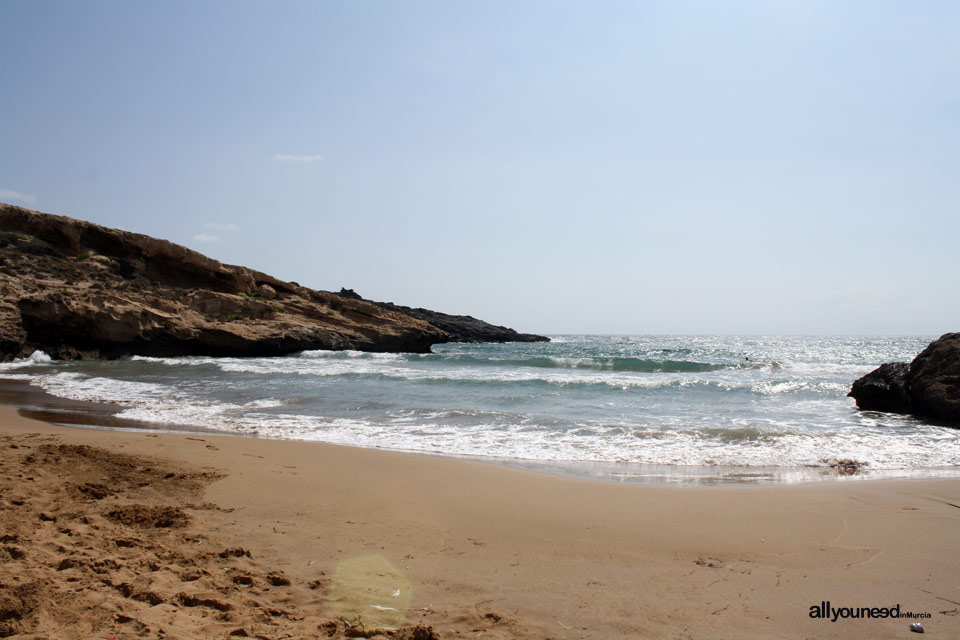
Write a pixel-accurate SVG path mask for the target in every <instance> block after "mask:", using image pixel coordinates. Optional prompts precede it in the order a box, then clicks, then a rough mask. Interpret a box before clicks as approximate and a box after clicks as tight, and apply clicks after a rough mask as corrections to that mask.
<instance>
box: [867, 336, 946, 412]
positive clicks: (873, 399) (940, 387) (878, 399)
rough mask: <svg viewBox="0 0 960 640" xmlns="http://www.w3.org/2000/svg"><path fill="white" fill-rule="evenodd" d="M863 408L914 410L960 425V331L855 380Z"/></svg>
mask: <svg viewBox="0 0 960 640" xmlns="http://www.w3.org/2000/svg"><path fill="white" fill-rule="evenodd" d="M848 395H849V396H851V397H853V398H854V399H855V400H856V401H857V406H858V407H859V408H860V409H864V410H872V411H889V412H891V413H907V414H914V415H917V416H920V417H923V418H929V419H931V420H934V421H936V422H940V423H942V424H946V425H949V426H954V427H960V333H947V334H944V335H943V336H941V337H940V338H939V339H937V340H934V341H933V342H931V343H930V345H929V346H927V348H926V349H924V350H923V351H922V352H920V355H918V356H917V357H916V358H914V359H913V362H911V363H910V364H907V363H906V362H889V363H887V364H884V365H881V366H880V367H878V368H877V369H875V370H873V371H871V372H870V373H868V374H867V375H865V376H863V377H862V378H860V379H859V380H857V381H856V382H854V383H853V388H852V389H851V390H850V393H849V394H848Z"/></svg>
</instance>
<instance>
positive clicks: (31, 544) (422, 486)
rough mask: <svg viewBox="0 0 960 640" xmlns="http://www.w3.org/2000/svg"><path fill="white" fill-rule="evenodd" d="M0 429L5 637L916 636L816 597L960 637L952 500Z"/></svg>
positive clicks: (947, 492)
mask: <svg viewBox="0 0 960 640" xmlns="http://www.w3.org/2000/svg"><path fill="white" fill-rule="evenodd" d="M0 426H2V428H0V527H2V530H0V636H2V635H9V634H11V633H13V634H20V635H15V636H14V637H23V638H41V637H43V638H51V639H53V638H103V639H106V638H110V637H111V636H114V637H116V638H117V640H123V639H125V638H136V637H146V638H226V637H261V638H271V639H279V638H316V637H319V638H326V637H373V636H374V634H373V633H371V631H372V630H373V629H375V628H377V627H380V628H388V629H389V628H401V629H400V630H399V631H393V632H391V633H392V636H393V637H397V638H418V639H430V638H436V637H441V638H483V639H485V640H486V639H503V638H536V639H543V638H554V639H557V640H559V639H561V638H564V639H571V640H572V639H581V638H593V639H601V640H603V639H616V638H903V637H911V636H912V634H911V633H910V631H909V624H910V622H912V620H909V619H899V620H890V619H885V620H878V619H874V620H869V619H866V620H865V619H860V620H839V621H838V622H830V621H824V620H814V619H811V618H810V617H809V611H810V607H811V606H813V605H818V604H819V603H820V602H821V601H822V600H829V601H831V603H832V606H834V607H844V606H853V607H859V606H864V607H884V606H892V605H896V604H900V605H901V610H902V611H903V612H906V611H914V612H926V613H930V614H931V617H930V618H929V619H924V620H920V622H922V623H923V625H924V627H925V628H926V636H924V637H935V638H957V637H960V616H958V613H960V536H958V534H960V506H958V505H960V480H906V481H884V480H877V481H844V482H833V483H821V484H813V485H803V486H726V487H711V488H671V487H659V486H628V485H616V484H610V483H603V482H596V481H588V480H578V479H568V478H562V477H554V476H550V475H545V474H538V473H534V472H528V471H522V470H517V469H511V468H506V467H502V466H497V465H492V464H485V463H480V462H470V461H464V460H452V459H445V458H439V457H427V456H415V455H407V454H398V453H389V452H382V451H371V450H361V449H353V448H346V447H337V446H329V445H320V444H311V443H297V442H282V441H268V440H255V439H250V438H241V437H232V436H217V435H206V434H204V435H177V434H161V435H157V434H150V433H142V432H118V431H105V430H90V429H76V428H66V427H58V426H53V425H49V424H46V423H43V422H37V421H34V420H29V419H26V418H23V417H21V416H20V415H18V413H17V410H16V409H14V408H13V407H7V406H0ZM428 627H432V628H433V630H432V631H431V630H428ZM382 636H383V634H381V635H380V636H376V637H382Z"/></svg>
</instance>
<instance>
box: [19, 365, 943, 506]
mask: <svg viewBox="0 0 960 640" xmlns="http://www.w3.org/2000/svg"><path fill="white" fill-rule="evenodd" d="M0 404H7V405H11V406H16V407H18V408H19V409H21V411H22V413H23V415H24V416H25V417H28V418H33V419H37V420H42V421H45V422H50V423H53V424H59V425H65V426H71V427H74V428H81V429H100V430H128V431H142V432H150V433H156V434H163V433H175V434H201V435H203V434H208V435H226V436H235V437H241V438H253V439H271V440H279V441H285V442H303V443H311V442H312V443H320V444H330V445H331V446H345V447H350V448H356V449H362V450H370V451H389V452H393V453H400V454H405V455H414V456H431V457H442V458H448V459H452V460H465V461H474V462H480V463H485V464H492V465H498V466H505V467H509V468H514V469H524V470H528V471H533V472H535V473H544V474H548V475H554V476H558V477H566V478H578V479H583V480H591V481H599V482H607V483H616V484H631V485H632V484H637V485H654V486H678V487H716V486H736V485H741V484H743V485H757V486H780V485H805V484H822V483H835V482H873V481H877V480H890V479H897V480H907V479H924V478H960V467H930V468H925V469H857V470H856V471H853V472H845V471H843V470H842V469H839V468H832V467H773V466H734V465H701V466H690V465H669V464H651V463H628V462H609V461H606V462H590V461H579V460H551V461H547V460H534V459H520V458H500V457H493V456H475V455H468V454H451V453H444V452H433V451H420V450H402V449H380V448H366V447H361V446H353V445H343V444H333V443H323V442H322V441H315V440H295V439H281V438H270V437H269V436H259V435H256V434H249V433H239V432H238V433H230V432H227V431H222V430H217V429H212V428H208V427H198V426H192V425H177V424H161V423H153V422H144V421H138V420H133V419H129V418H118V417H116V414H118V413H120V412H122V411H123V408H122V407H119V406H117V405H114V404H108V403H99V402H90V401H83V400H72V399H69V398H63V397H60V396H55V395H53V394H51V393H49V392H47V391H45V390H43V389H42V388H40V387H38V386H36V385H34V384H33V383H32V382H31V381H29V380H22V379H17V378H9V377H4V376H3V375H2V374H0Z"/></svg>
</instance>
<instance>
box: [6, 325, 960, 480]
mask: <svg viewBox="0 0 960 640" xmlns="http://www.w3.org/2000/svg"><path fill="white" fill-rule="evenodd" d="M746 342H747V341H744V340H741V341H740V342H738V341H737V340H736V339H722V338H696V339H690V340H686V339H680V338H676V339H674V338H670V339H659V341H658V340H657V339H652V338H643V339H639V338H638V339H634V340H628V339H626V338H607V339H604V338H597V337H590V338H589V339H584V340H583V341H581V342H577V341H576V339H574V338H572V337H568V340H567V341H566V342H564V343H562V344H555V343H551V344H547V345H445V346H444V347H443V348H439V349H438V353H435V354H421V355H413V354H370V353H362V352H332V351H308V352H304V353H302V354H299V355H296V356H290V357H283V358H244V359H241V358H210V357H190V358H145V357H134V358H131V359H130V360H129V361H121V362H111V363H49V362H46V361H44V360H43V357H42V356H37V358H36V359H34V360H32V361H29V362H28V361H27V360H24V361H22V362H18V363H8V364H7V365H4V367H5V369H6V370H10V369H12V371H11V373H9V374H7V373H5V377H13V378H17V379H29V380H32V381H34V382H35V383H37V384H39V385H40V386H41V387H43V388H44V389H45V390H47V391H49V392H50V393H53V394H55V395H59V396H63V397H68V398H74V399H77V400H90V401H99V402H108V403H112V404H116V405H118V406H119V407H121V409H122V411H121V413H120V414H119V415H120V416H121V417H126V418H131V419H135V420H139V421H144V422H149V423H156V424H167V425H179V426H194V427H202V428H207V429H217V430H222V431H224V432H230V433H241V434H255V435H259V436H265V437H276V438H292V439H301V440H319V441H324V442H332V443H338V444H346V445H354V446H363V447H377V448H389V449H396V450H405V451H422V452H434V453H443V454H450V455H470V456H484V457H494V458H511V459H515V460H529V461H543V462H557V461H572V462H577V463H616V464H626V465H630V464H654V465H695V466H696V465H709V466H717V465H733V466H749V467H758V466H776V467H787V468H805V467H807V466H810V467H825V466H827V465H829V464H830V463H831V462H835V461H836V460H837V459H840V458H852V459H855V460H858V461H860V462H862V463H865V464H866V465H867V468H868V469H871V470H880V469H892V470H896V469H899V470H903V469H929V468H932V467H950V466H957V465H960V432H958V431H954V430H949V429H943V428H940V427H935V426H930V425H924V424H922V423H919V422H918V421H915V420H912V419H910V418H904V417H895V416H889V415H884V414H871V413H860V412H857V411H856V410H855V409H854V408H853V405H852V401H850V400H849V399H848V398H846V397H845V394H846V391H847V390H848V389H849V384H850V381H851V379H852V378H853V376H854V374H855V372H856V374H857V375H859V373H863V372H866V371H869V370H870V369H871V368H872V367H873V363H872V362H866V361H863V359H862V358H861V359H860V360H858V359H857V358H858V357H859V356H857V355H856V353H853V354H851V353H850V352H849V351H844V348H847V349H852V348H853V347H851V346H850V345H847V346H846V347H844V343H843V342H842V341H838V340H832V339H823V340H819V339H794V340H793V341H791V340H783V341H781V342H774V341H770V342H769V343H765V345H764V346H763V348H764V349H766V351H765V352H763V354H762V356H763V358H764V360H765V362H767V363H769V362H771V361H774V360H775V361H777V362H779V363H781V364H782V366H781V367H771V366H769V364H760V363H756V364H753V363H751V365H750V366H746V367H745V366H742V364H741V361H742V360H743V356H742V351H739V350H740V349H747V346H744V345H745V344H746ZM741 343H743V344H741ZM851 344H853V343H851ZM908 344H910V345H913V344H917V345H919V341H914V342H909V343H908ZM853 346H855V347H856V348H857V349H861V350H862V349H865V348H868V347H869V348H872V349H874V350H875V351H876V354H877V355H876V357H877V358H878V359H888V354H889V353H894V354H899V353H901V352H904V351H907V350H908V347H906V346H904V345H903V344H901V343H899V342H896V343H894V344H893V346H891V347H889V348H888V347H885V346H884V345H883V344H880V346H879V347H878V346H877V344H875V343H869V342H868V343H867V347H862V346H860V345H856V344H854V345H853ZM749 349H751V350H750V351H748V352H749V353H755V352H758V351H760V349H759V347H757V346H756V345H752V346H749ZM883 349H888V351H884V350H883ZM818 353H819V354H826V355H821V356H818V355H817V354H818ZM871 353H872V352H871ZM811 354H813V355H811ZM751 357H755V356H751ZM756 357H759V356H756ZM815 357H822V358H824V359H825V361H824V362H817V361H813V362H808V360H814V358H815ZM617 358H627V359H630V360H632V361H633V362H629V363H628V364H629V365H631V366H633V365H634V364H635V363H636V362H639V363H640V368H643V367H644V366H646V365H645V364H644V363H643V362H641V361H644V360H648V361H651V362H659V361H662V360H664V359H672V361H680V360H685V361H687V362H691V363H694V364H697V363H717V364H718V365H724V364H727V365H729V366H726V368H716V369H714V370H697V371H677V372H657V371H653V370H651V371H646V370H626V371H622V370H610V369H603V368H600V367H596V366H594V365H595V364H596V363H602V362H614V361H616V359H617ZM524 362H534V363H535V364H534V366H527V365H525V364H524ZM544 363H546V364H544ZM550 363H554V364H555V365H556V366H550ZM588 366H589V367H590V368H588ZM17 367H23V369H22V370H20V371H17V370H16V368H17ZM13 371H16V372H15V373H14V372H13Z"/></svg>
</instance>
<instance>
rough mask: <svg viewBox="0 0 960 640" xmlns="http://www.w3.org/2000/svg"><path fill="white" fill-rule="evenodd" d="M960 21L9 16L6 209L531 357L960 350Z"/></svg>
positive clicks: (506, 15) (54, 7)
mask: <svg viewBox="0 0 960 640" xmlns="http://www.w3.org/2000/svg"><path fill="white" fill-rule="evenodd" d="M957 33H960V3H957V2H953V1H950V0H943V1H939V2H933V1H924V0H916V1H910V2H902V1H901V2H884V1H882V0H862V1H856V0H849V1H845V2H835V1H823V2H821V1H817V0H802V1H791V0H783V1H778V2H768V1H764V2H761V1H755V2H747V1H740V0H724V1H723V2H713V1H706V0H704V1H702V2H684V1H676V0H665V1H663V2H653V1H649V2H643V1H639V0H635V1H630V2H607V1H598V2H585V1H584V2H564V1H559V0H544V1H538V2H531V1H522V0H520V1H511V2H498V1H483V2H480V1H479V0H478V1H454V0H449V1H446V2H432V1H430V2H428V1H418V0H411V1H409V2H394V1H390V2H386V1H382V2H376V1H361V0H350V1H320V0H317V1H309V2H294V1H285V2H266V1H264V2H244V1H231V2H213V1H200V0H194V1H191V2H178V1H163V2H159V1H150V0H142V1H138V2H128V1H126V0H121V1H111V2H107V1H103V0H88V1H86V2H73V1H69V2H50V1H44V0H37V1H34V2H19V1H15V0H0V201H3V202H8V203H10V204H16V205H20V206H26V207H29V208H32V209H37V210H39V211H44V212H49V213H57V214H61V215H67V216H71V217H74V218H80V219H84V220H90V221H92V222H95V223H98V224H102V225H107V226H111V227H118V228H122V229H127V230H130V231H136V232H140V233H145V234H149V235H152V236H157V237H161V238H166V239H168V240H171V241H173V242H176V243H179V244H183V245H186V246H188V247H190V248H192V249H195V250H197V251H200V252H202V253H205V254H207V255H209V256H211V257H213V258H216V259H218V260H221V261H223V262H226V263H231V264H241V265H245V266H249V267H252V268H256V269H258V270H261V271H265V272H267V273H270V274H272V275H274V276H277V277H280V278H283V279H286V280H295V281H297V282H299V283H301V284H303V285H306V286H309V287H313V288H317V289H324V290H333V291H337V290H339V289H340V287H348V288H353V289H356V290H357V291H358V292H359V293H360V294H362V295H363V296H365V297H367V298H370V299H374V300H380V301H392V302H396V303H398V304H406V305H410V306H422V307H427V308H431V309H436V310H439V311H444V312H447V313H456V314H469V315H473V316H476V317H479V318H482V319H484V320H487V321H490V322H493V323H495V324H503V325H508V326H512V327H514V328H516V329H518V330H520V331H528V332H540V333H632V334H654V333H670V334H922V335H939V334H942V333H945V332H947V331H960V38H957V37H956V34H957Z"/></svg>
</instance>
